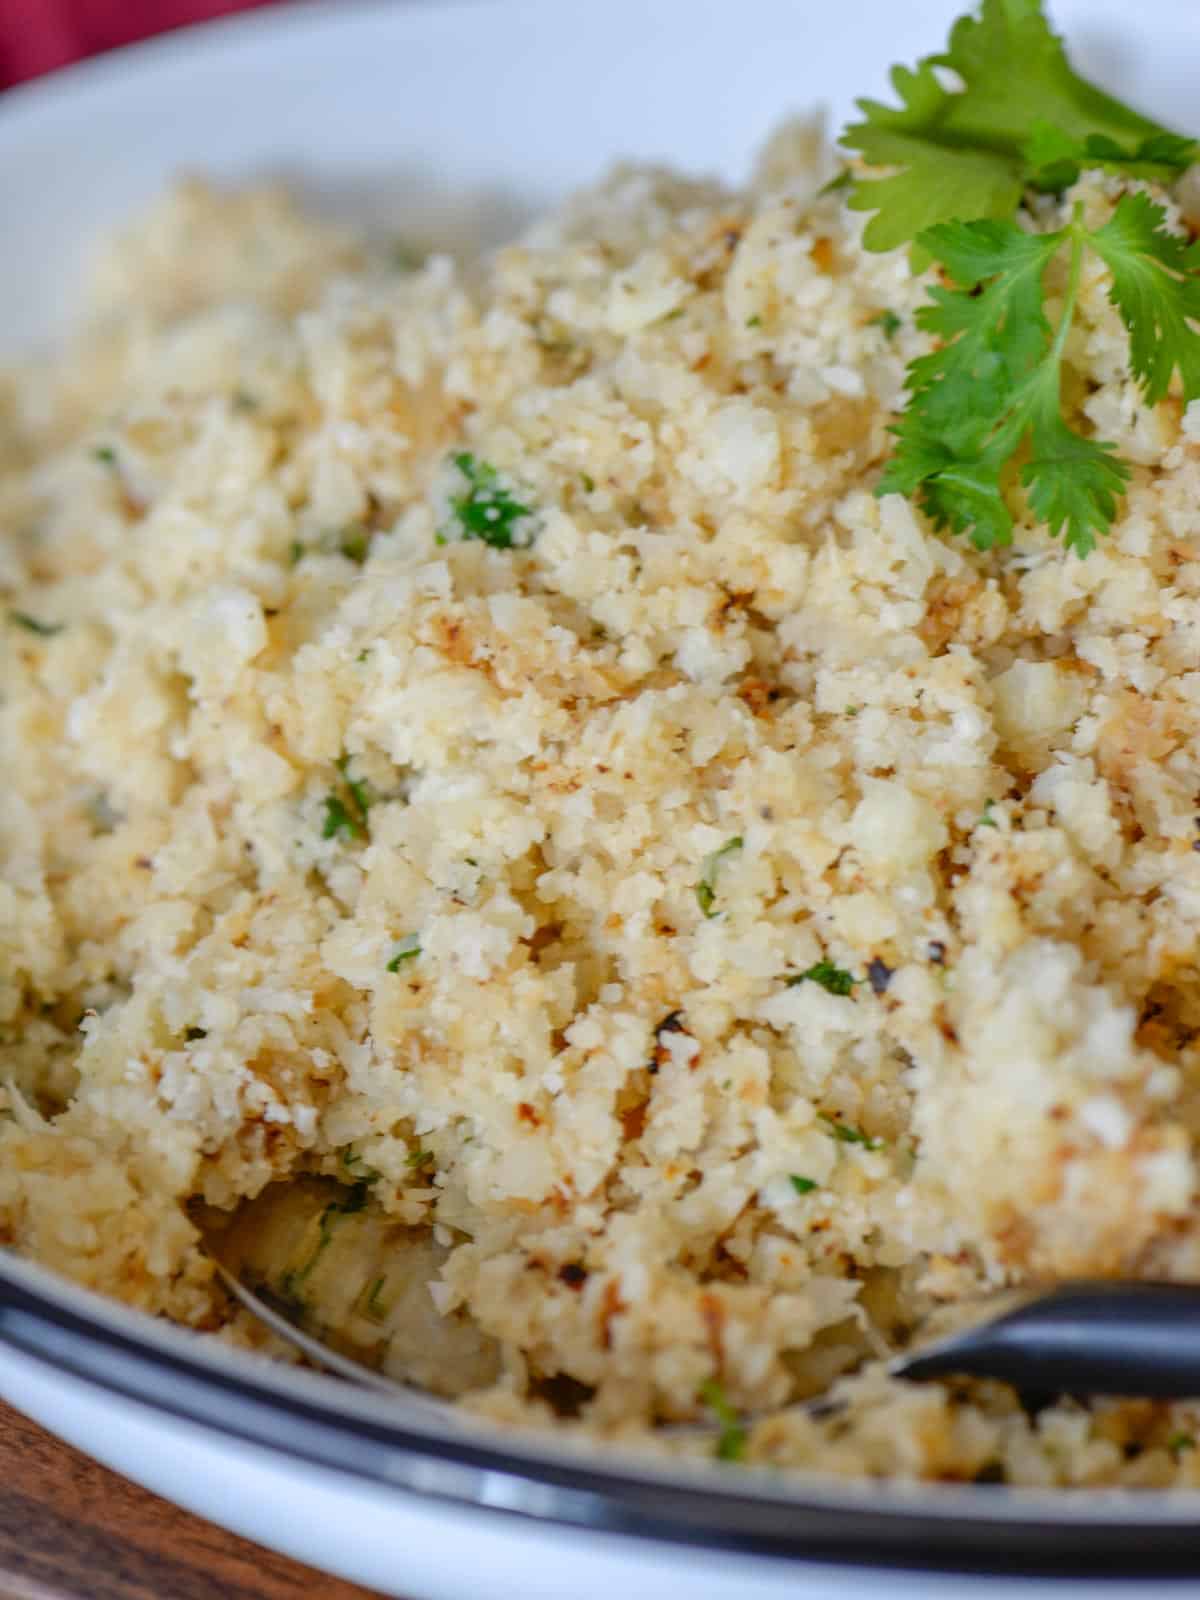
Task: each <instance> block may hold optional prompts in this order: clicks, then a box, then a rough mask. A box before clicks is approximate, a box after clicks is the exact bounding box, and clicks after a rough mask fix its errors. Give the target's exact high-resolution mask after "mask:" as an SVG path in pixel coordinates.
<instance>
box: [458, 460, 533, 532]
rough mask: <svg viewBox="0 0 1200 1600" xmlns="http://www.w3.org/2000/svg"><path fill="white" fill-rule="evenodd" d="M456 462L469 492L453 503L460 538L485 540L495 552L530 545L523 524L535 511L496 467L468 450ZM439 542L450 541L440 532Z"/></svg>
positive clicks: (460, 495) (459, 496)
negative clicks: (508, 486) (511, 489)
mask: <svg viewBox="0 0 1200 1600" xmlns="http://www.w3.org/2000/svg"><path fill="white" fill-rule="evenodd" d="M453 460H454V465H455V467H456V468H457V469H458V471H459V473H460V474H461V475H462V477H463V478H464V479H465V480H466V485H467V487H466V491H465V493H463V494H459V495H456V496H454V497H453V498H452V499H451V501H450V510H451V512H452V513H453V516H454V518H455V520H456V521H457V523H458V530H459V531H458V537H459V538H460V539H482V541H483V542H484V544H489V545H491V547H492V549H493V550H512V549H514V548H516V547H519V546H522V545H525V544H528V543H529V536H528V533H527V532H526V530H523V529H522V528H521V526H520V525H521V524H522V523H524V522H526V521H528V519H530V518H532V516H533V512H532V510H531V509H530V507H529V506H526V505H522V504H521V502H520V501H519V500H517V499H515V498H514V497H513V495H511V494H510V493H509V491H508V490H507V489H506V488H505V487H504V484H503V482H502V480H501V478H500V474H499V473H498V472H497V471H496V468H495V467H493V466H492V465H491V464H490V463H489V462H487V461H478V460H476V458H475V457H474V456H473V455H471V454H469V453H468V452H467V451H465V450H464V451H460V453H459V454H458V455H456V456H455V457H454V458H453ZM437 542H438V543H439V544H446V543H448V542H449V541H448V535H447V534H446V532H445V531H441V532H439V533H438V535H437Z"/></svg>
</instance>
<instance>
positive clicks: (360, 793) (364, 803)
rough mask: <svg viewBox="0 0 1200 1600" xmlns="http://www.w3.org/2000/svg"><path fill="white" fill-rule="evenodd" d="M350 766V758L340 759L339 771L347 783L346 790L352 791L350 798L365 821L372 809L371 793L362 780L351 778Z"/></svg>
mask: <svg viewBox="0 0 1200 1600" xmlns="http://www.w3.org/2000/svg"><path fill="white" fill-rule="evenodd" d="M349 766H350V757H349V756H339V757H338V761H337V769H338V771H339V772H340V773H341V775H342V780H343V782H344V783H345V785H346V788H347V789H348V790H349V791H350V798H351V799H352V800H353V801H354V804H355V805H356V806H357V807H358V810H359V812H360V813H361V815H362V818H363V820H364V821H365V820H366V815H367V812H368V811H369V810H370V809H371V791H370V789H368V788H367V785H366V784H365V783H363V782H362V781H361V779H359V780H355V779H354V778H352V777H351V776H350V774H349V771H348V768H349Z"/></svg>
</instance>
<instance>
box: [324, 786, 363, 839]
mask: <svg viewBox="0 0 1200 1600" xmlns="http://www.w3.org/2000/svg"><path fill="white" fill-rule="evenodd" d="M339 833H341V834H345V836H346V838H347V839H361V838H362V837H363V836H364V834H365V833H366V829H365V828H364V827H363V825H362V823H361V822H360V821H359V820H358V818H357V817H356V816H354V814H353V813H352V812H350V811H349V810H347V808H346V804H345V802H344V801H343V800H342V799H341V797H340V796H339V795H336V794H329V795H326V796H325V821H324V824H323V825H322V828H321V837H322V839H334V838H336V837H337V835H338V834H339Z"/></svg>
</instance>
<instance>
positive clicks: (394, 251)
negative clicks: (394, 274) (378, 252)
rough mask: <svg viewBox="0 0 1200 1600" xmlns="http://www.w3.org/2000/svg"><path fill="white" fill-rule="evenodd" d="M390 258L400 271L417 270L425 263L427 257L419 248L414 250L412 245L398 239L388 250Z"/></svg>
mask: <svg viewBox="0 0 1200 1600" xmlns="http://www.w3.org/2000/svg"><path fill="white" fill-rule="evenodd" d="M388 260H389V261H390V262H391V264H392V266H393V267H395V268H396V270H397V271H398V272H416V271H418V270H419V269H420V268H421V267H423V266H424V265H425V257H424V255H423V254H422V252H421V251H419V250H414V249H413V247H412V245H410V244H405V242H404V241H403V240H402V239H397V241H396V243H395V244H393V246H392V248H391V249H390V251H389V252H388Z"/></svg>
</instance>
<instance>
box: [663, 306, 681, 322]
mask: <svg viewBox="0 0 1200 1600" xmlns="http://www.w3.org/2000/svg"><path fill="white" fill-rule="evenodd" d="M682 315H683V307H682V306H676V307H675V309H674V311H668V312H667V313H666V314H665V315H664V316H661V317H659V319H658V320H659V321H660V322H677V321H678V320H679V318H680V317H681V316H682Z"/></svg>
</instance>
